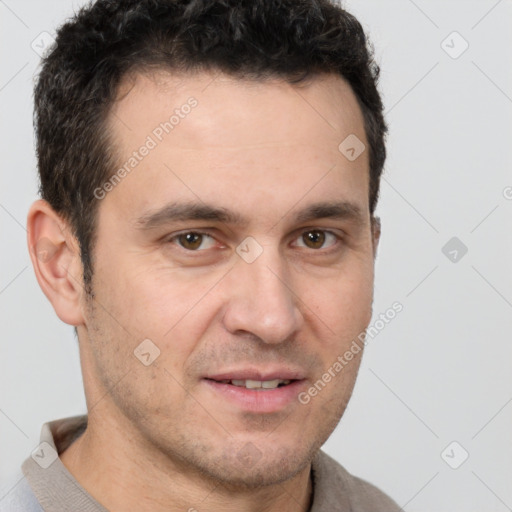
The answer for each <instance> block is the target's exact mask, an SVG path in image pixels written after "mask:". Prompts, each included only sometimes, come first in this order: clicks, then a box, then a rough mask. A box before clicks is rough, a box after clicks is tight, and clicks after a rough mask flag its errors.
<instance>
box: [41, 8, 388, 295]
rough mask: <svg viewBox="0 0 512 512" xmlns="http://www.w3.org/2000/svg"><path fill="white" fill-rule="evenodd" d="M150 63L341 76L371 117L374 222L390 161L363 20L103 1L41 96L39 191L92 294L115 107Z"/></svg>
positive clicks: (71, 25)
mask: <svg viewBox="0 0 512 512" xmlns="http://www.w3.org/2000/svg"><path fill="white" fill-rule="evenodd" d="M149 68H156V69H160V68H164V69H169V70H176V71H184V72H187V71H196V70H199V71H201V70H205V71H210V70H214V71H220V72H223V73H226V74H229V75H231V76H234V77H238V78H241V79H242V78H248V79H253V80H264V79H266V78H274V77H276V78H283V79H285V80H287V81H288V82H289V83H292V84H298V83H300V82H302V81H305V80H306V79H308V78H311V77H314V76H315V75H319V74H323V73H334V74H338V75H341V76H342V77H343V78H344V79H345V80H346V81H347V82H348V83H349V84H350V86H351V88H352V90H353V91H354V93H355V95H356V97H357V100H358V103H359V106H360V108H361V110H362V114H363V117H364V123H365V132H366V137H367V140H368V144H369V168H370V169H369V172H370V176H369V183H370V187H369V206H370V214H371V215H372V217H373V213H374V210H375V207H376V204H377V200H378V195H379V184H380V176H381V174H382V169H383V166H384V161H385V158H386V149H385V134H386V132H387V127H386V123H385V121H384V117H383V105H382V101H381V98H380V95H379V92H378V90H377V82H378V77H379V71H380V70H379V66H378V65H377V64H376V62H375V61H374V57H373V50H372V48H371V45H370V44H369V42H368V41H367V38H366V36H365V33H364V30H363V28H362V27H361V24H360V23H359V22H358V21H357V19H356V18H355V17H354V16H352V15H351V14H349V13H348V12H346V11H345V10H344V9H342V8H341V7H340V6H339V5H337V4H336V3H334V0H215V1H212V0H98V1H96V2H94V3H89V4H88V5H87V6H85V7H83V8H81V9H80V10H79V11H78V13H76V14H75V15H74V16H73V17H72V18H71V19H70V20H68V21H67V22H66V23H64V24H63V25H62V26H61V27H60V28H59V29H58V31H57V36H56V42H55V44H54V45H53V46H52V47H51V48H50V49H49V53H48V54H47V55H46V56H45V57H44V58H43V61H42V68H41V71H40V73H39V76H38V80H37V83H36V86H35V91H34V97H35V111H34V125H35V130H36V138H37V146H36V147H37V158H38V170H39V177H40V188H39V192H40V194H41V197H42V198H43V199H45V200H46V201H47V202H48V203H49V204H50V205H51V206H52V208H53V209H54V210H55V211H56V212H57V213H58V214H59V215H60V216H61V217H62V218H63V219H64V220H66V221H67V222H68V223H69V224H70V227H71V229H72V232H73V235H74V236H75V237H76V239H77V240H78V243H79V246H80V253H81V260H82V264H83V272H84V274H83V279H84V285H85V289H86V292H87V293H88V294H91V295H92V289H91V288H90V284H91V279H92V274H93V260H92V251H93V248H94V245H95V234H96V225H97V210H98V204H99V200H98V198H97V197H96V196H95V194H94V190H95V189H97V187H101V186H102V185H103V184H104V183H105V182H106V181H107V180H108V179H109V178H110V177H111V176H112V175H113V174H114V173H115V170H116V164H117V162H116V155H115V151H114V146H113V141H112V139H111V137H110V135H109V133H108V130H107V129H106V126H107V118H108V114H109V109H110V107H111V106H112V104H113V102H114V100H115V98H116V94H117V92H118V86H119V84H120V82H121V80H122V79H123V78H124V77H125V76H126V75H127V74H128V72H137V71H144V70H147V69H149ZM340 142H341V141H340Z"/></svg>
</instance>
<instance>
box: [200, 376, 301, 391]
mask: <svg viewBox="0 0 512 512" xmlns="http://www.w3.org/2000/svg"><path fill="white" fill-rule="evenodd" d="M206 380H212V381H213V382H219V383H221V384H229V385H230V386H237V387H240V388H245V389H252V390H255V391H267V390H269V389H277V388H282V387H283V386H288V385H289V384H291V383H292V382H295V381H296V379H272V380H252V379H223V380H215V379H208V378H207V379H206Z"/></svg>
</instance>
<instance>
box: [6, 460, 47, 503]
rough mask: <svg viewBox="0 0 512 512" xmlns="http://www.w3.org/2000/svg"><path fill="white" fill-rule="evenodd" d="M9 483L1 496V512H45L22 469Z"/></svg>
mask: <svg viewBox="0 0 512 512" xmlns="http://www.w3.org/2000/svg"><path fill="white" fill-rule="evenodd" d="M8 482H9V484H8V485H7V486H6V487H7V488H4V487H2V494H0V512H43V508H42V507H41V505H40V504H39V502H38V501H37V498H36V496H35V494H34V492H33V491H32V488H31V487H30V485H29V483H28V481H27V478H26V477H25V475H24V474H23V473H22V471H21V468H20V469H19V470H18V471H17V472H16V473H14V474H13V476H12V477H11V478H9V479H8ZM4 493H5V494H4Z"/></svg>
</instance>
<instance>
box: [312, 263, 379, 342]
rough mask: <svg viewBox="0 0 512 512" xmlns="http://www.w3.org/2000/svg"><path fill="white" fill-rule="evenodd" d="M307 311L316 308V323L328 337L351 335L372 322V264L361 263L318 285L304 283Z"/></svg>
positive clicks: (336, 337) (335, 337)
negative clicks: (306, 285)
mask: <svg viewBox="0 0 512 512" xmlns="http://www.w3.org/2000/svg"><path fill="white" fill-rule="evenodd" d="M303 297H304V298H303V302H304V304H305V306H306V308H305V310H306V312H307V311H308V309H309V311H310V312H313V313H314V314H315V315H316V316H317V318H316V319H312V320H311V322H313V323H314V324H315V325H317V326H318V328H319V329H320V330H321V331H322V332H323V333H324V335H325V336H327V338H332V337H334V339H335V340H338V343H339V340H340V337H341V338H342V339H343V340H346V339H347V338H350V339H352V338H351V337H352V336H357V335H358V334H359V333H360V332H361V331H362V330H364V329H365V328H366V326H367V325H368V324H369V322H370V320H371V316H372V300H373V268H372V267H368V266H361V268H358V269H355V268H352V271H350V272H349V271H347V272H340V273H339V274H338V275H337V276H331V277H330V278H328V279H325V280H324V281H322V282H320V283H317V285H316V286H308V287H305V293H304V294H303Z"/></svg>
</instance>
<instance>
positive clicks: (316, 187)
mask: <svg viewBox="0 0 512 512" xmlns="http://www.w3.org/2000/svg"><path fill="white" fill-rule="evenodd" d="M173 115H174V118H171V116H173ZM166 122H167V123H168V124H165V123H166ZM109 123H110V125H109V126H110V130H111V132H112V134H113V136H114V140H115V142H116V146H117V154H118V157H119V167H120V168H121V167H123V166H125V171H126V170H127V169H129V171H126V172H121V173H120V175H119V177H120V178H122V179H120V180H117V182H112V183H111V184H110V186H109V185H106V186H105V187H104V188H103V189H102V191H103V192H101V191H99V192H98V196H102V197H103V196H104V197H103V198H102V199H101V200H100V206H99V211H98V226H97V243H96V246H95V249H94V276H93V282H92V287H93V290H94V300H92V301H90V302H87V303H84V306H85V307H84V325H82V326H80V327H79V337H80V345H81V352H82V364H83V365H84V368H83V369H84V384H85V388H86V395H87V400H88V405H89V408H90V409H92V411H90V415H91V416H92V414H93V413H94V412H95V411H96V412H97V411H100V409H101V415H102V418H103V419H105V417H108V418H110V419H111V421H113V422H115V423H116V424H118V425H119V426H120V429H125V427H126V426H127V425H129V428H130V436H131V437H130V442H133V444H134V445H135V444H137V445H139V446H145V447H147V449H148V450H155V452H158V453H159V454H161V455H162V456H165V458H166V459H167V460H169V461H172V463H173V464H175V465H177V466H179V467H181V468H182V470H184V471H185V470H188V471H197V472H198V473H201V474H203V475H209V476H211V477H213V478H215V479H220V480H221V481H223V482H225V483H231V484H234V485H245V486H255V485H262V484H270V483H277V482H282V481H284V480H286V479H288V478H290V477H291V476H293V475H294V474H297V473H298V472H299V471H300V470H301V469H303V468H305V467H306V466H307V464H308V463H309V460H310V458H311V457H312V456H313V455H314V453H315V452H316V451H317V450H318V449H319V448H320V446H321V445H322V444H323V443H324V442H325V440H326V439H327V438H328V436H329V435H330V434H331V432H332V431H333V429H334V428H335V426H336V425H337V423H338V421H339V420H340V418H341V416H342V414H343V411H344V409H345V407H346V405H347V402H348V400H349V397H350V395H351V392H352V389H353V385H354V382H355V378H356V375H357V371H358V367H359V363H360V357H361V352H359V353H358V354H356V355H354V357H353V359H352V360H351V361H350V362H348V363H347V364H346V365H344V367H343V369H342V370H341V371H338V372H336V371H334V372H333V371H332V368H333V365H335V363H336V361H337V360H338V356H343V354H344V353H345V352H346V351H347V350H348V349H349V347H350V346H351V344H352V342H353V340H355V339H356V338H357V337H358V335H360V334H361V332H364V329H365V328H366V327H367V325H368V323H369V321H370V319H371V310H372V298H373V270H374V251H375V248H376V243H377V239H378V234H376V233H375V232H373V233H372V224H371V222H370V214H369V208H368V154H367V153H368V152H367V151H363V153H362V154H361V155H360V156H359V157H358V158H357V159H355V160H353V161H350V160H349V159H347V158H346V157H345V156H344V155H343V154H342V153H341V152H340V150H339V149H338V146H339V144H340V143H341V142H342V141H343V140H344V139H345V138H346V137H347V136H349V135H350V134H354V135H356V136H357V137H358V138H359V139H360V140H361V141H362V142H363V143H364V144H365V145H366V146H367V141H366V138H365V134H364V127H363V118H362V115H361V112H360V109H359V107H358V105H357V101H356V98H355V96H354V94H353V93H352V91H351V89H350V87H349V86H348V85H347V84H346V83H345V82H344V81H343V80H342V79H341V78H338V77H333V76H325V77H322V78H320V77H318V78H315V79H314V80H312V81H311V82H310V83H309V84H308V85H305V86H302V87H297V86H292V85H289V84H286V83H285V82H283V81H278V80H274V81H267V82H244V81H240V80H236V79H233V78H229V77H227V76H223V75H220V76H217V77H214V76H213V75H209V74H206V73H204V74H197V75H194V76H192V75H188V76H186V77H176V76H173V75H170V74H167V73H165V72H160V73H158V74H157V75H153V76H151V77H149V76H144V75H137V76H135V77H133V78H132V79H131V80H126V81H125V82H124V84H123V87H122V90H121V93H120V97H119V101H117V102H116V103H115V105H114V108H113V111H112V112H111V115H110V117H109ZM162 123H163V124H162ZM143 146H145V147H146V148H147V150H144V149H142V147H143ZM130 159H132V160H130ZM125 164H126V165H125ZM144 340H145V341H144ZM141 343H142V345H141ZM134 351H135V353H137V354H139V356H140V358H141V359H142V360H143V362H144V363H145V364H143V362H141V361H140V360H139V358H137V357H136V356H135V355H134ZM141 354H142V355H141ZM329 368H331V379H329V380H330V382H327V383H325V382H324V385H323V386H317V392H316V393H314V392H313V393H312V394H311V393H309V392H308V390H310V388H311V387H312V386H314V384H315V383H316V382H317V381H318V380H319V379H321V378H322V375H323V374H324V373H325V372H326V371H328V370H329ZM333 374H334V376H333ZM324 380H325V379H324ZM276 386H277V387H276ZM255 387H256V388H258V387H259V389H254V388H255ZM318 388H320V390H318ZM306 395H307V396H309V400H308V399H307V397H306ZM312 395H314V396H312ZM300 397H302V400H300V399H299V398H300ZM98 401H99V402H98ZM306 402H307V403H306ZM97 403H100V404H101V406H100V405H98V407H97V408H95V407H93V406H96V404H97ZM126 428H128V427H126Z"/></svg>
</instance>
